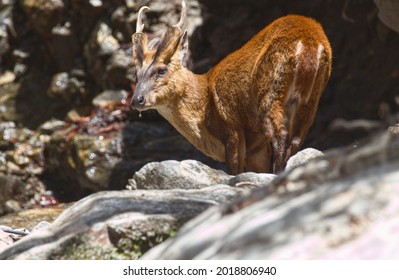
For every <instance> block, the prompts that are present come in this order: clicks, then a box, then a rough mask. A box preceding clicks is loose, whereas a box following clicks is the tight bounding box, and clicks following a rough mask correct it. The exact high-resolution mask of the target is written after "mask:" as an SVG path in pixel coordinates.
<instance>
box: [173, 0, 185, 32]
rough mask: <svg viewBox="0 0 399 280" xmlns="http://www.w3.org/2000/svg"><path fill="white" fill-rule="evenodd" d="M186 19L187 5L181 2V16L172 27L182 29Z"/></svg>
mask: <svg viewBox="0 0 399 280" xmlns="http://www.w3.org/2000/svg"><path fill="white" fill-rule="evenodd" d="M186 18H187V5H186V2H185V1H184V0H183V1H182V2H181V16H180V20H179V22H178V23H177V24H175V25H173V27H177V28H180V29H182V28H183V25H184V23H185V22H186Z"/></svg>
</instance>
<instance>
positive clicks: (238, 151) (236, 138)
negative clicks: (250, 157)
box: [225, 129, 245, 175]
mask: <svg viewBox="0 0 399 280" xmlns="http://www.w3.org/2000/svg"><path fill="white" fill-rule="evenodd" d="M225 150H226V165H227V172H228V173H229V174H232V175H236V174H239V173H242V172H244V167H245V134H244V132H243V131H242V130H234V129H230V130H229V131H228V133H227V138H226V144H225Z"/></svg>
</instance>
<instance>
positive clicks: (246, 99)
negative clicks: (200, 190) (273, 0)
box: [133, 15, 331, 174]
mask: <svg viewBox="0 0 399 280" xmlns="http://www.w3.org/2000/svg"><path fill="white" fill-rule="evenodd" d="M176 34H178V35H176ZM135 35H136V34H135ZM183 36H184V35H183V32H182V30H181V29H179V28H175V27H173V28H171V29H169V30H168V31H167V35H166V36H165V38H167V39H165V38H164V41H163V42H162V43H161V44H160V45H159V48H158V49H157V53H160V54H161V55H160V56H162V57H163V58H159V57H158V58H157V55H156V54H155V52H154V51H148V50H144V51H143V52H144V56H145V59H143V60H144V61H142V62H141V64H142V66H139V69H138V73H139V84H138V87H140V89H139V90H136V92H135V97H134V98H136V99H137V98H138V96H143V98H145V105H143V106H141V105H140V106H139V105H137V104H133V105H134V107H135V108H136V109H139V110H145V109H149V108H155V109H157V110H158V111H159V112H160V114H161V115H163V116H164V117H165V118H166V119H167V120H168V121H169V122H171V124H172V125H174V126H175V127H176V129H177V130H178V131H179V132H180V133H181V134H183V135H184V136H185V137H186V138H187V139H188V140H189V141H190V142H191V143H192V144H193V145H194V146H195V147H197V148H198V149H199V150H201V151H202V152H204V153H205V154H207V155H208V156H210V157H212V158H214V159H216V160H219V161H226V163H227V167H228V171H229V172H230V173H232V174H237V173H240V172H243V171H254V172H268V171H270V170H273V171H274V172H278V171H280V170H281V169H282V168H283V167H284V165H285V163H286V161H287V160H288V158H289V157H290V156H291V155H293V154H295V153H296V152H297V151H298V149H299V148H300V146H301V145H302V144H303V141H304V138H305V136H306V134H307V132H308V130H309V128H310V126H311V124H312V122H313V120H314V117H315V114H316V110H317V106H318V103H319V99H320V96H321V94H322V92H323V90H324V88H325V86H326V83H327V81H328V79H329V76H330V72H331V48H330V44H329V42H328V39H327V38H326V36H325V34H324V32H323V30H322V28H321V26H320V25H319V24H318V23H317V22H316V21H314V20H313V19H310V18H306V17H303V16H298V15H289V16H286V17H282V18H279V19H277V20H276V21H274V22H272V23H271V24H270V25H268V26H267V27H265V28H264V29H263V30H262V31H260V32H259V33H258V34H256V35H255V36H254V37H253V38H252V39H251V40H250V41H249V42H247V43H246V44H245V45H244V46H243V47H242V48H240V49H239V50H237V51H235V52H233V53H232V54H230V55H229V56H227V57H226V58H225V59H223V60H222V61H221V62H220V63H219V64H217V65H216V66H215V67H213V68H212V69H211V70H210V71H209V72H208V73H206V74H203V75H196V74H193V73H192V72H190V71H189V70H187V69H186V68H185V67H184V66H183V65H182V58H181V56H180V55H179V54H180V53H181V52H184V48H183V47H182V45H184V38H183ZM299 42H300V43H299ZM162 46H166V47H164V49H163V50H162V49H160V48H161V47H162ZM135 48H137V44H136V45H134V49H135ZM136 53H137V50H136ZM138 65H140V62H139V63H138ZM157 67H158V68H157ZM159 67H167V70H168V74H167V76H166V77H159V76H157V75H155V77H154V76H151V75H149V74H148V73H152V71H155V70H152V69H159ZM140 71H141V72H140ZM140 75H141V76H140ZM153 75H154V74H153ZM140 83H141V84H140Z"/></svg>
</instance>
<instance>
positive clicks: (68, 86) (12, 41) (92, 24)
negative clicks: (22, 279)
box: [0, 0, 399, 258]
mask: <svg viewBox="0 0 399 280" xmlns="http://www.w3.org/2000/svg"><path fill="white" fill-rule="evenodd" d="M187 3H188V6H189V14H188V22H189V25H188V30H189V35H190V50H191V63H190V65H191V67H192V68H193V69H194V71H196V72H204V71H206V70H207V69H209V68H210V67H211V66H212V65H214V64H215V63H217V61H219V60H220V59H221V58H223V57H224V56H225V55H227V54H228V53H229V52H231V51H233V50H234V49H236V48H238V47H239V46H241V45H242V44H243V43H244V42H245V41H247V40H248V39H249V38H250V37H251V36H252V35H254V34H255V33H256V32H257V31H259V30H260V29H261V28H262V27H263V26H265V25H266V24H267V23H269V22H271V21H272V20H273V19H275V18H277V17H279V16H282V15H285V14H288V13H298V14H304V15H308V16H311V17H314V18H316V19H317V20H318V21H320V22H321V23H322V25H323V27H324V28H325V31H326V33H327V36H328V37H329V39H330V41H331V45H332V48H333V53H334V58H333V71H332V76H331V79H330V82H329V84H328V86H327V89H326V91H325V93H324V95H323V97H322V100H321V103H320V106H319V111H318V114H317V117H316V120H315V123H314V125H313V127H312V129H311V131H310V133H309V136H308V138H307V141H306V143H305V146H306V147H314V148H317V149H319V150H323V151H324V150H327V149H331V148H337V147H342V146H346V145H349V146H351V147H358V146H359V145H360V143H361V142H362V141H363V140H362V139H363V138H364V137H365V136H368V135H371V134H373V133H375V132H376V131H379V130H384V129H385V128H386V127H388V125H389V124H390V123H392V122H395V118H394V115H395V114H396V113H397V112H398V106H399V102H398V96H397V95H398V92H399V83H398V81H399V64H397V63H396V62H397V61H399V53H398V52H397V51H396V50H397V46H398V44H399V34H398V33H397V32H398V31H399V28H398V27H397V26H398V24H397V21H395V19H396V18H397V17H396V16H395V15H396V13H395V11H398V10H399V8H397V7H396V6H395V5H397V4H395V1H390V0H385V1H384V0H375V1H374V2H373V1H371V0H368V1H362V2H361V3H360V2H358V1H341V2H339V3H338V2H337V1H333V0H329V1H322V2H320V3H316V2H313V3H310V2H309V1H294V2H293V1H279V2H278V3H277V4H276V3H275V1H255V0H253V1H252V0H251V1H242V0H234V1H229V5H228V6H226V2H225V1H222V0H215V1H213V0H212V1H208V0H187ZM142 5H149V6H150V7H151V11H150V12H148V13H147V14H146V19H145V24H146V29H145V31H146V32H148V33H149V34H150V36H160V35H161V34H162V30H163V29H164V28H165V26H166V25H168V24H173V23H175V22H176V21H177V20H178V18H179V12H180V1H162V0H153V1H149V0H140V1H134V0H125V1H123V0H111V1H102V0H97V1H86V0H85V1H76V0H0V225H4V226H3V227H1V228H0V234H2V236H7V237H4V238H5V239H4V240H8V241H4V242H5V244H11V243H13V242H14V241H15V240H19V239H20V238H21V237H22V236H25V235H26V234H27V232H25V231H26V230H28V231H29V233H30V232H31V231H33V230H34V228H35V226H36V225H37V224H39V222H40V221H47V222H53V220H54V219H56V217H57V216H58V215H59V214H60V213H61V212H62V211H63V210H64V209H65V208H67V207H69V206H70V205H69V204H68V202H71V201H77V200H79V199H81V198H84V197H86V196H87V195H89V194H91V193H98V192H101V191H110V190H122V189H125V187H126V185H127V182H128V181H129V179H130V178H132V175H133V174H134V173H135V172H136V171H138V170H140V172H138V173H136V175H135V177H134V179H132V180H130V183H129V184H128V187H129V188H130V189H153V190H157V189H159V188H166V189H169V188H173V186H175V187H176V185H175V184H178V188H177V189H184V191H176V192H175V191H173V192H171V194H170V195H171V197H173V196H174V195H176V196H177V197H179V196H182V197H187V200H188V201H192V199H194V200H196V199H197V198H198V197H201V199H199V201H198V205H199V206H198V209H196V210H193V211H191V212H190V211H189V214H185V215H183V216H184V217H183V218H182V217H180V216H178V217H177V216H175V215H174V214H173V213H172V214H171V211H172V212H173V211H177V210H176V209H175V210H171V209H170V204H168V203H172V204H173V203H174V202H173V201H174V200H173V199H174V198H173V199H172V198H171V200H170V201H172V202H170V201H169V202H165V203H166V204H164V206H165V207H166V208H167V209H169V210H168V211H165V212H162V213H158V212H157V211H155V210H149V211H150V212H151V211H155V212H156V214H157V215H161V216H162V215H166V216H167V219H169V220H168V221H169V222H168V223H165V228H163V229H162V230H160V231H159V235H157V234H153V235H151V234H150V236H147V237H146V238H147V239H148V240H150V242H149V243H146V244H145V245H146V246H147V247H152V246H153V245H154V244H156V243H159V242H160V241H163V240H164V239H166V238H167V237H169V236H170V235H174V234H175V233H176V231H177V230H178V228H179V227H180V226H181V225H182V224H183V222H185V221H187V220H188V219H189V218H191V217H194V216H196V215H198V214H199V213H200V212H202V211H203V210H205V209H206V208H208V207H209V206H210V205H214V204H218V205H224V204H226V203H231V198H232V197H233V196H235V195H242V194H243V193H245V192H247V191H249V189H251V188H253V187H254V186H258V185H259V184H260V185H262V186H263V185H266V184H267V183H268V182H269V177H268V176H266V175H265V174H263V175H259V176H260V177H259V178H258V177H257V176H255V175H253V176H252V175H250V176H249V178H250V179H248V181H250V182H252V183H251V184H248V185H246V186H244V187H243V189H238V190H237V189H236V188H234V186H236V183H240V182H244V183H245V182H246V179H242V178H241V177H238V178H236V179H234V178H233V179H232V178H231V177H228V176H227V175H220V174H222V173H219V172H222V171H216V170H223V169H224V166H223V165H221V164H219V163H215V162H213V161H212V160H210V159H209V158H206V157H205V156H204V155H202V154H200V153H199V152H198V151H196V150H195V149H194V148H193V147H192V146H191V145H190V144H189V143H188V142H187V141H186V140H185V139H184V138H183V137H182V136H180V135H179V134H178V133H177V132H176V131H175V130H174V129H173V128H172V127H171V126H170V125H169V124H167V123H166V122H165V121H163V120H162V119H161V118H160V117H159V116H158V115H157V114H156V113H154V112H145V113H143V116H142V118H139V117H138V114H137V113H136V112H132V111H131V110H130V109H129V108H128V106H127V104H128V103H129V98H130V97H131V92H132V89H134V84H135V73H134V68H133V65H132V60H131V44H130V40H131V39H130V37H131V34H132V33H133V32H134V27H135V21H136V19H137V11H138V9H139V8H140V7H141V6H142ZM391 130H392V131H394V130H397V127H394V126H392V127H391ZM185 159H194V160H198V161H200V162H202V163H204V164H206V165H207V166H210V167H212V168H215V170H213V169H209V170H212V171H209V170H208V169H206V167H203V166H201V167H198V166H197V165H196V164H194V165H191V166H189V168H188V169H187V168H186V169H184V170H185V171H184V174H185V175H184V176H185V177H187V178H195V177H201V178H202V177H203V178H204V180H205V181H204V182H203V183H202V184H201V186H198V187H195V186H193V184H194V183H193V180H192V181H190V182H188V181H183V183H178V182H177V181H170V180H171V179H170V178H174V176H175V175H176V174H172V173H170V172H172V171H171V170H175V169H174V168H177V166H179V163H175V164H176V166H175V167H171V169H170V170H166V171H165V168H164V169H162V168H163V167H162V164H160V165H157V164H155V163H153V162H162V161H164V160H178V161H181V160H185ZM147 163H152V164H153V165H151V164H150V165H146V164H147ZM168 164H169V165H170V164H171V162H168ZM145 165H146V168H147V169H145V168H143V169H142V167H143V166H145ZM150 167H151V168H152V169H153V170H156V173H160V174H164V175H163V177H162V176H161V177H160V178H158V177H154V178H153V180H155V181H153V182H149V181H148V178H150V177H151V178H152V177H153V174H154V172H155V171H153V172H152V173H151V172H150V173H146V172H148V169H149V168H150ZM186 167H187V166H186ZM198 168H199V170H203V168H205V169H206V170H207V171H206V172H205V171H204V173H201V172H200V173H198V172H199V171H198ZM146 170H147V171H146ZM178 170H179V172H181V170H180V169H179V168H178ZM372 170H374V169H372ZM162 172H163V173H162ZM176 172H177V171H176ZM209 172H210V173H211V174H216V175H212V176H211V177H212V178H217V179H215V180H214V179H212V178H211V179H209V180H208V179H206V178H208V176H209V174H208V173H209ZM143 174H144V175H143ZM146 174H147V175H146ZM190 176H191V177H190ZM219 176H222V177H223V178H225V179H223V180H222V181H219ZM226 176H227V177H226ZM243 176H244V178H247V177H245V176H246V175H243ZM359 176H360V175H359ZM255 177H256V178H258V179H254V178H255ZM240 178H241V179H240ZM187 180H188V179H187ZM197 180H198V179H197ZM197 180H194V181H195V182H197ZM207 180H208V181H207ZM212 180H213V181H212ZM231 180H233V181H231ZM234 180H235V181H234ZM254 180H255V183H254V182H253V181H254ZM140 182H141V183H140ZM168 182H169V183H168ZM171 182H172V183H171ZM232 182H235V183H232ZM168 184H171V185H172V186H171V185H168ZM215 184H216V185H217V187H212V188H213V189H212V190H211V187H210V186H214V185H215ZM238 185H240V184H238ZM244 185H245V184H244ZM226 186H229V187H226ZM192 188H194V189H198V190H196V191H194V190H190V189H192ZM203 189H204V191H203V192H202V191H201V190H203ZM196 192H197V193H196ZM208 192H209V193H208ZM122 193H123V195H121V196H122V197H124V196H126V197H129V199H133V200H135V199H136V200H138V197H140V195H143V193H129V192H122ZM162 193H164V192H162ZM204 193H207V194H204ZM203 195H204V196H203ZM119 196H120V195H119V194H117V193H112V192H111V193H105V194H104V198H102V194H101V193H100V194H98V196H96V195H94V196H93V197H90V198H86V200H83V202H80V204H77V206H76V207H75V208H73V209H74V210H71V211H70V212H68V213H74V211H77V213H78V212H79V211H86V210H87V209H86V208H85V207H86V206H85V207H83V208H79V207H81V206H82V205H85V204H84V203H89V202H90V201H91V199H94V200H95V201H96V199H98V200H100V201H102V200H103V199H104V201H107V200H108V199H111V198H114V197H119ZM144 196H147V194H146V193H144ZM148 196H149V198H148V200H144V202H143V203H144V204H145V202H148V203H150V202H151V201H152V203H153V201H157V200H159V199H160V198H159V197H158V196H159V192H156V191H155V192H153V193H148ZM193 196H194V198H193ZM208 196H210V197H211V198H209V199H208ZM165 199H166V200H167V198H165ZM183 200H184V199H183ZM85 201H89V202H85ZM91 203H92V202H90V203H89V204H90V205H91ZM93 203H94V202H93ZM95 203H97V202H95ZM193 203H194V202H193ZM196 203H197V202H196ZM150 204H151V203H150ZM79 205H80V206H79ZM122 205H124V204H122ZM151 205H152V204H151ZM168 205H169V206H168ZM178 205H180V206H179V207H185V206H184V205H185V204H184V203H183V204H178ZM114 206H115V205H113V204H112V207H114ZM124 207H125V206H124ZM126 207H127V209H129V210H126V211H127V212H129V211H131V212H132V213H133V214H132V215H133V217H134V218H132V217H131V216H130V214H129V215H128V214H126V215H127V216H126V217H125V216H123V217H124V218H123V219H126V220H127V221H129V222H132V223H133V224H134V223H137V221H136V218H137V215H138V214H137V211H138V208H137V206H134V207H133V206H131V205H130V206H126ZM131 207H133V208H131ZM76 209H78V210H76ZM107 209H108V208H107ZM118 209H120V212H118V211H119V210H116V212H115V213H117V214H118V215H120V214H122V212H124V211H125V210H123V209H124V208H123V207H121V208H118ZM121 209H122V210H121ZM177 209H183V208H177ZM24 210H26V211H24ZM99 211H100V210H99ZM181 211H183V210H181ZM184 211H187V210H186V209H185V210H184ZM213 211H216V212H217V211H218V210H213ZM100 212H101V211H100ZM100 212H98V213H100ZM155 212H154V213H155ZM216 212H215V213H216ZM89 213H91V212H89ZM115 213H114V214H115ZM151 213H152V214H151V215H153V214H154V213H153V212H151ZM23 215H26V216H23ZM93 215H94V216H95V213H94V214H93ZM112 215H113V214H110V216H107V218H104V217H103V218H104V219H100V220H101V222H102V223H104V224H103V226H104V227H103V229H104V230H105V229H107V228H108V227H109V224H108V222H107V221H105V220H106V219H110V221H112V223H117V221H118V219H119V218H120V217H119V216H117V217H116V218H115V217H112V218H111V216H112ZM212 215H216V214H212ZM66 216H67V214H64V216H62V217H64V218H62V217H61V218H60V219H59V220H58V222H55V223H56V225H58V226H59V227H63V226H65V223H66V220H65V219H66V218H65V217H66ZM139 216H140V215H139ZM162 217H163V216H162ZM162 217H160V216H154V217H153V216H151V218H150V221H161V218H162ZM69 219H72V218H68V219H67V220H69ZM73 219H75V218H73ZM73 219H72V220H73ZM123 219H122V220H123ZM143 219H144V220H145V221H147V224H146V226H143V229H142V230H141V231H138V232H134V233H132V234H131V233H129V234H127V235H126V233H123V234H122V233H120V232H125V231H126V230H128V229H123V230H122V229H118V230H116V231H117V232H118V233H117V234H116V235H114V236H111V237H109V240H110V241H109V242H111V243H110V244H114V245H115V244H119V243H120V244H122V243H123V244H124V242H127V244H130V245H131V246H133V245H134V244H133V243H134V242H133V241H134V240H136V239H137V238H142V237H143V236H144V235H145V234H147V233H145V231H147V230H144V229H148V226H151V225H152V224H153V223H152V222H148V219H149V218H148V217H145V218H143ZM151 219H154V220H151ZM93 223H94V222H93ZM154 223H155V222H154ZM215 223H216V220H215ZM123 226H126V227H128V228H129V230H131V227H132V224H129V223H128V224H127V225H126V224H124V225H123ZM134 228H137V225H136V226H135V227H134ZM194 228H196V227H194ZM198 229H200V227H198ZM129 230H128V231H129ZM153 230H155V229H153ZM35 231H36V229H35ZM151 231H152V230H150V229H148V232H151ZM2 232H3V233H4V232H8V233H9V234H11V237H10V235H9V234H5V235H4V234H3V233H2ZM96 234H98V236H100V235H101V234H103V232H97V233H96ZM121 234H122V235H121ZM124 234H125V235H124ZM72 236H73V238H78V239H79V240H80V242H78V243H77V244H80V245H76V246H81V247H84V248H92V247H93V248H94V247H95V246H94V245H95V243H96V242H94V241H93V242H94V243H92V244H91V243H86V242H85V241H84V240H85V238H86V237H87V233H77V234H75V235H72ZM115 236H117V237H115ZM83 237H85V238H83ZM10 238H11V239H10ZM68 238H69V237H68ZM68 238H67V239H68ZM82 238H83V239H82ZM114 238H116V239H114ZM221 238H224V237H221ZM67 239H65V240H67ZM0 240H3V239H2V238H1V237H0ZM28 240H29V239H28ZM68 240H70V239H68ZM82 240H83V241H82ZM115 240H116V241H115ZM132 240H133V241H132ZM54 242H61V241H60V240H57V241H54ZM62 242H63V241H62ZM112 242H114V243H112ZM115 242H116V243H115ZM118 242H119V243H118ZM121 242H122V243H121ZM131 242H133V243H131ZM199 242H200V241H199ZM215 242H216V241H215ZM144 243H145V242H144ZM57 244H58V243H57ZM90 244H91V245H90ZM132 244H133V245H132ZM97 245H98V244H97ZM114 245H112V246H110V247H107V248H108V249H109V251H107V254H108V253H109V254H108V256H110V258H115V255H112V254H111V253H110V252H114V251H116V252H119V253H120V255H119V257H121V258H122V257H123V258H124V257H126V256H128V257H132V258H133V257H134V258H136V257H138V256H141V254H142V253H143V251H145V250H143V251H140V250H139V252H138V251H137V250H136V251H135V253H134V254H133V253H132V252H128V253H126V252H125V251H126V248H125V247H123V246H122V245H118V246H114ZM130 245H129V246H130ZM1 246H2V243H0V247H1ZM21 246H22V245H21ZM32 246H33V245H32ZM35 246H36V245H34V246H33V247H35ZM122 247H123V248H122ZM108 249H107V250H108ZM121 250H122V251H123V252H124V253H123V254H122V253H121ZM22 251H23V250H22ZM22 251H21V252H22ZM8 252H10V251H8ZM99 253H101V252H99ZM125 253H126V254H125ZM130 253H132V254H131V255H129V254H130ZM7 254H8V255H3V256H7V257H11V256H13V257H14V256H17V255H18V254H19V253H18V254H16V255H14V254H11V255H10V254H9V253H7ZM27 254H28V253H27ZM29 254H30V253H29ZM46 254H47V255H46ZM46 254H44V253H43V255H42V256H45V257H54V258H56V257H60V255H57V254H55V253H54V252H51V253H46ZM85 254H86V253H85ZM197 254H199V252H196V254H195V256H197ZM100 255H101V254H100ZM23 256H25V257H26V256H31V255H23ZM80 256H81V257H92V255H90V256H88V255H83V256H82V255H80ZM111 256H112V257H111ZM157 256H160V257H162V256H163V257H165V258H167V256H171V255H170V254H169V253H167V254H166V253H164V255H162V256H161V255H157ZM173 256H175V257H177V258H179V257H186V256H182V255H173ZM192 256H194V255H192ZM200 256H202V255H200ZM218 256H221V255H217V254H216V255H213V257H218ZM63 257H64V258H72V257H75V258H76V257H79V256H77V255H67V256H63ZM95 257H98V255H95Z"/></svg>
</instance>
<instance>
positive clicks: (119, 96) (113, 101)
mask: <svg viewBox="0 0 399 280" xmlns="http://www.w3.org/2000/svg"><path fill="white" fill-rule="evenodd" d="M127 96H128V92H127V91H126V90H106V91H103V92H102V93H100V94H99V95H97V96H96V97H94V99H93V101H92V103H93V105H94V106H95V107H97V108H101V107H103V108H106V107H111V108H114V107H115V106H116V105H121V104H122V102H123V101H124V100H126V97H127Z"/></svg>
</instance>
